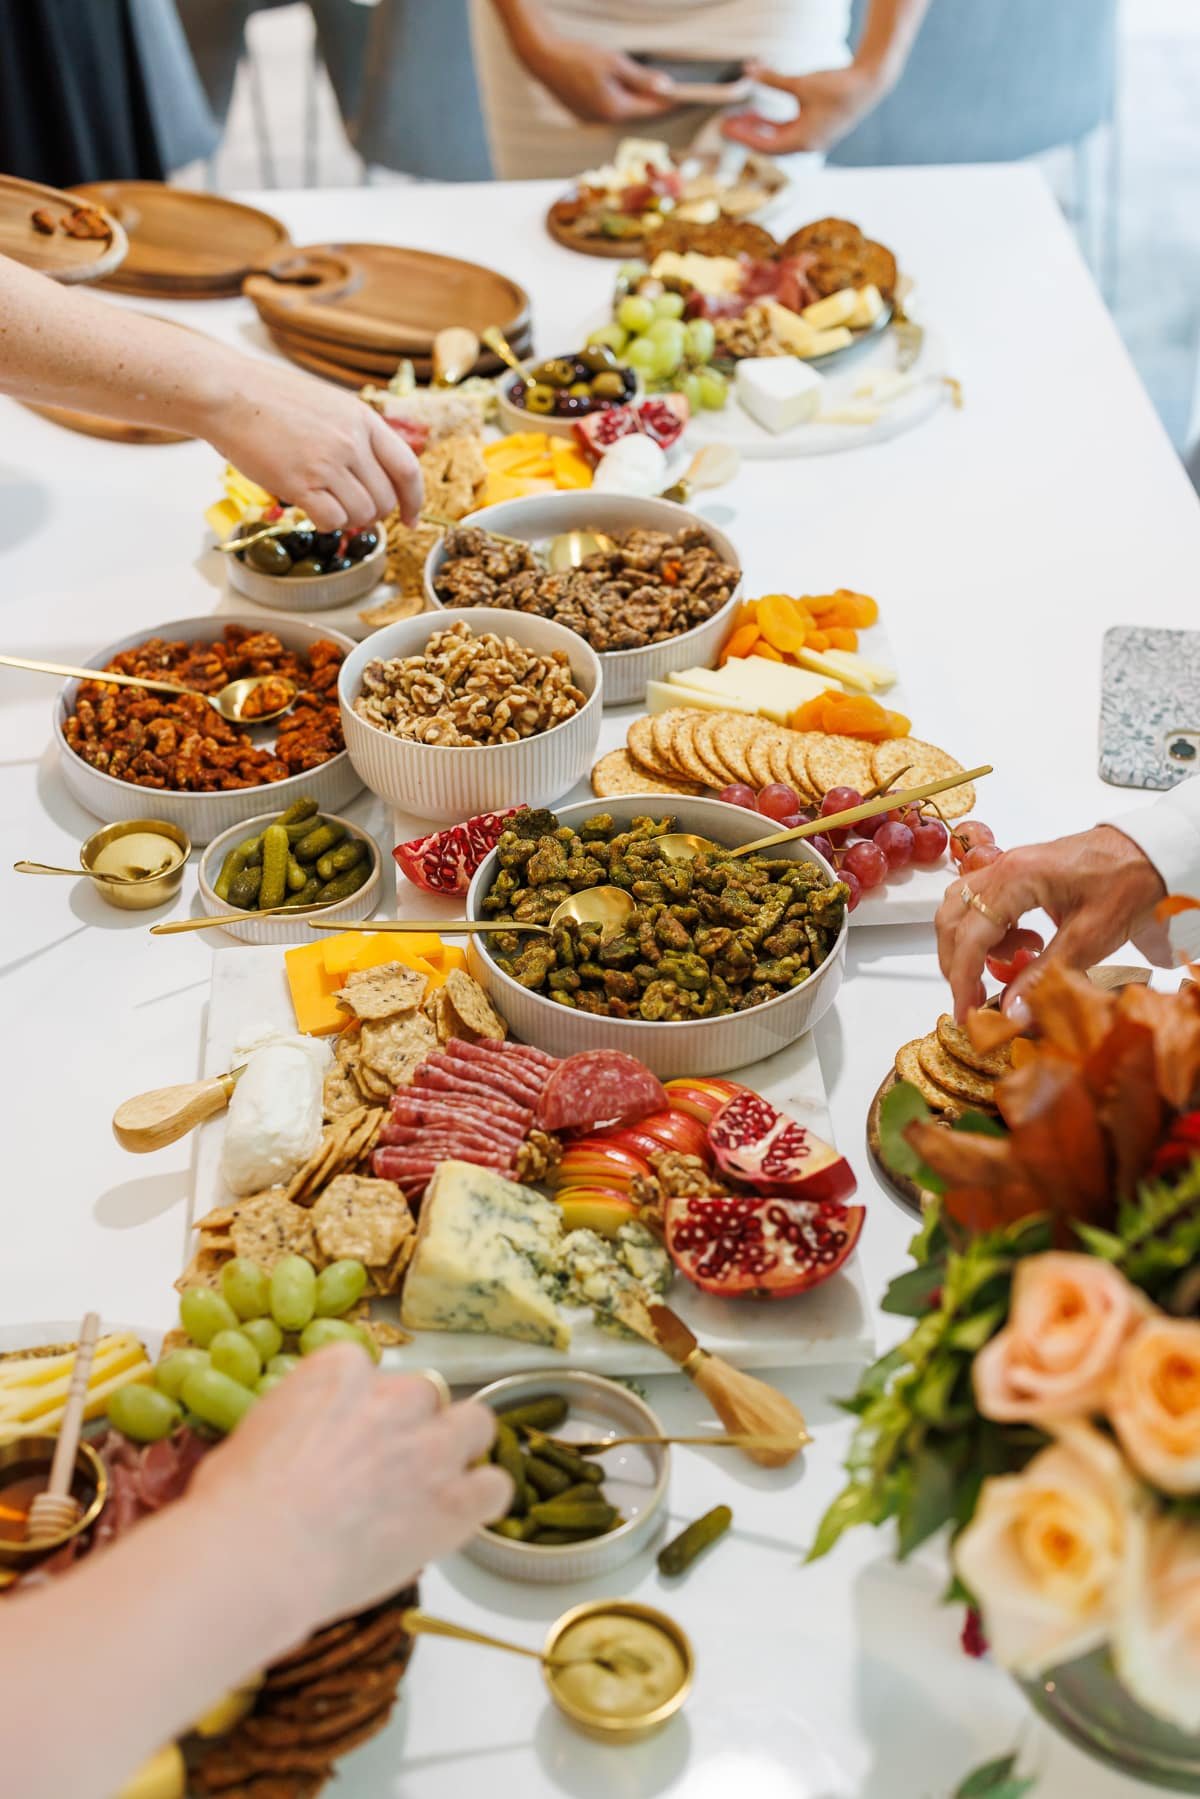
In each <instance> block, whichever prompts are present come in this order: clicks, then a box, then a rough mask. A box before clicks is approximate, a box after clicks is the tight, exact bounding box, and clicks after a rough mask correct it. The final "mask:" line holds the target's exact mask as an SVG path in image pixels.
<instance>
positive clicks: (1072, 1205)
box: [811, 965, 1200, 1792]
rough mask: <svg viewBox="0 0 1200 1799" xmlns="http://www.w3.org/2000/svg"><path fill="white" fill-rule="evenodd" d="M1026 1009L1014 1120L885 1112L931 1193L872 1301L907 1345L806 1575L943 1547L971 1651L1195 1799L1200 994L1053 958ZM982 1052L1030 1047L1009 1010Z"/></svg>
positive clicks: (987, 1034) (874, 1385) (912, 1095)
mask: <svg viewBox="0 0 1200 1799" xmlns="http://www.w3.org/2000/svg"><path fill="white" fill-rule="evenodd" d="M1029 1003H1030V1006H1031V1008H1032V1011H1033V1014H1034V1020H1035V1024H1036V1027H1037V1032H1038V1035H1037V1039H1036V1041H1030V1040H1028V1039H1022V1040H1021V1041H1019V1042H1016V1043H1014V1045H1013V1066H1012V1070H1011V1072H1010V1073H1009V1074H1007V1075H1006V1076H1005V1077H1004V1079H1003V1080H1002V1081H1001V1082H1000V1083H999V1086H998V1088H997V1093H996V1101H997V1105H998V1108H999V1112H1000V1116H1001V1119H1002V1120H1003V1123H1001V1124H998V1123H997V1122H996V1121H995V1120H994V1119H993V1118H990V1117H984V1116H982V1115H981V1114H971V1113H967V1114H965V1115H964V1116H962V1117H961V1118H959V1119H957V1120H956V1121H955V1122H954V1124H952V1125H949V1124H946V1123H944V1122H942V1121H939V1120H935V1119H934V1118H933V1117H932V1116H931V1114H930V1113H929V1112H928V1109H927V1108H926V1106H925V1102H924V1100H923V1099H922V1098H921V1095H920V1094H919V1093H918V1092H917V1091H916V1089H915V1088H913V1087H910V1086H906V1085H904V1084H900V1085H898V1086H897V1087H896V1088H895V1089H894V1090H893V1092H892V1093H891V1094H890V1095H889V1097H888V1100H887V1101H886V1102H885V1108H884V1113H883V1116H882V1118H881V1126H880V1128H881V1136H882V1137H883V1138H885V1139H886V1144H887V1153H888V1158H889V1161H890V1162H891V1163H892V1165H893V1166H898V1165H903V1166H904V1171H905V1172H906V1173H910V1174H912V1175H913V1177H914V1178H915V1179H917V1180H918V1181H919V1182H920V1184H921V1185H922V1186H923V1187H925V1188H927V1189H929V1190H930V1191H931V1192H932V1193H934V1194H935V1195H936V1196H937V1197H936V1198H935V1200H934V1201H933V1203H932V1204H931V1206H930V1208H929V1211H928V1213H927V1216H926V1219H925V1223H924V1227H923V1229H922V1230H921V1232H920V1234H919V1235H918V1236H917V1237H916V1239H915V1240H914V1242H913V1245H912V1254H913V1258H914V1261H915V1264H916V1265H915V1267H913V1268H912V1269H910V1270H908V1271H907V1272H905V1273H904V1274H902V1275H900V1276H899V1277H898V1278H897V1279H896V1280H894V1281H893V1282H892V1284H891V1286H890V1287H889V1289H888V1292H887V1295H886V1297H885V1299H884V1302H883V1307H884V1310H885V1311H888V1312H892V1313H899V1314H901V1315H903V1316H905V1317H909V1318H912V1319H913V1320H914V1321H915V1322H914V1326H913V1329H912V1331H911V1333H910V1335H909V1336H908V1337H907V1339H906V1340H905V1341H904V1342H903V1343H902V1344H900V1345H899V1347H898V1348H896V1349H893V1350H892V1351H890V1352H889V1353H888V1354H887V1355H885V1356H884V1357H883V1358H882V1359H881V1360H879V1361H878V1362H876V1363H875V1365H874V1366H873V1367H872V1368H870V1369H869V1370H868V1371H867V1372H866V1374H865V1375H864V1376H863V1378H862V1381H861V1383H860V1385H859V1388H858V1391H857V1393H856V1394H855V1395H854V1397H853V1399H851V1400H850V1401H848V1402H847V1404H848V1409H849V1410H850V1411H851V1412H852V1413H854V1414H855V1415H856V1417H857V1419H858V1423H857V1427H856V1430H855V1434H854V1439H853V1445H852V1449H851V1452H850V1455H849V1458H848V1460H847V1464H846V1467H847V1474H848V1477H849V1478H848V1483H847V1485H846V1487H845V1488H844V1490H843V1491H842V1493H841V1494H840V1495H839V1496H838V1498H837V1499H835V1500H834V1502H833V1504H832V1505H831V1506H830V1508H829V1510H828V1511H827V1513H826V1515H825V1517H824V1519H823V1520H822V1523H821V1526H820V1529H819V1532H818V1535H817V1539H816V1541H815V1543H814V1545H813V1548H812V1551H811V1555H812V1556H813V1557H816V1556H819V1555H823V1554H825V1553H826V1552H827V1551H828V1550H829V1549H830V1548H831V1547H832V1546H833V1544H834V1543H835V1542H836V1541H837V1539H838V1537H839V1536H840V1535H841V1533H842V1532H843V1531H844V1530H846V1529H847V1528H848V1527H850V1526H851V1525H854V1524H880V1523H882V1522H884V1521H885V1520H887V1519H892V1518H894V1519H895V1520H896V1521H897V1526H898V1553H899V1555H900V1556H902V1557H903V1556H906V1555H908V1554H910V1553H911V1552H912V1551H913V1550H914V1549H915V1548H916V1547H917V1546H918V1544H920V1543H922V1542H924V1541H925V1540H926V1539H927V1538H928V1537H930V1536H931V1534H932V1533H934V1532H935V1531H937V1530H939V1529H940V1528H941V1527H943V1526H948V1527H949V1529H950V1533H951V1551H950V1553H951V1560H952V1564H953V1580H952V1583H951V1596H953V1597H958V1598H961V1599H964V1600H965V1601H966V1602H967V1603H968V1605H969V1606H970V1607H971V1608H972V1609H971V1611H970V1612H969V1613H968V1629H967V1631H966V1633H965V1634H964V1643H965V1644H966V1646H968V1647H971V1646H974V1647H976V1648H977V1649H979V1650H982V1648H983V1647H984V1646H985V1644H986V1645H987V1646H990V1648H991V1651H992V1653H993V1654H994V1655H995V1656H996V1658H997V1659H998V1660H999V1661H1000V1662H1001V1663H1002V1664H1003V1665H1004V1666H1005V1667H1006V1668H1008V1669H1010V1670H1011V1671H1012V1672H1013V1673H1014V1674H1015V1675H1016V1676H1018V1677H1019V1678H1021V1679H1022V1680H1024V1681H1026V1682H1028V1683H1036V1685H1031V1686H1030V1687H1029V1689H1028V1690H1030V1691H1031V1694H1032V1696H1033V1697H1034V1698H1035V1702H1037V1703H1039V1705H1040V1706H1041V1708H1042V1709H1043V1710H1046V1711H1047V1712H1048V1713H1049V1715H1051V1716H1052V1717H1053V1718H1054V1719H1055V1721H1056V1722H1058V1723H1060V1724H1061V1725H1062V1726H1063V1728H1065V1729H1066V1730H1067V1731H1068V1733H1069V1734H1072V1735H1074V1736H1075V1737H1076V1738H1077V1739H1078V1740H1081V1741H1083V1742H1085V1743H1086V1745H1087V1746H1088V1747H1090V1748H1092V1749H1093V1750H1094V1751H1096V1752H1098V1753H1103V1754H1106V1755H1107V1756H1108V1758H1109V1759H1111V1760H1112V1761H1114V1762H1116V1763H1117V1764H1119V1765H1122V1766H1124V1767H1126V1768H1127V1769H1131V1770H1133V1771H1136V1772H1138V1773H1140V1774H1142V1775H1143V1776H1145V1777H1148V1778H1151V1779H1160V1780H1162V1781H1163V1782H1164V1784H1169V1785H1172V1786H1176V1787H1180V1788H1182V1790H1185V1791H1192V1792H1200V986H1197V985H1195V984H1194V983H1192V982H1189V983H1187V984H1186V985H1184V986H1183V987H1182V989H1181V990H1180V991H1179V992H1178V993H1174V994H1162V993H1155V992H1152V991H1150V989H1148V988H1146V987H1141V986H1130V987H1126V988H1123V989H1122V990H1121V991H1120V992H1119V993H1111V992H1103V991H1101V990H1100V989H1099V988H1097V987H1095V986H1093V985H1092V984H1091V983H1090V982H1089V981H1088V980H1086V979H1085V978H1084V977H1083V976H1080V975H1074V974H1070V973H1067V972H1065V971H1063V970H1061V969H1059V968H1057V967H1055V966H1053V965H1049V966H1047V968H1046V970H1045V972H1044V974H1043V976H1042V978H1041V979H1040V981H1039V982H1038V983H1037V985H1036V986H1035V987H1034V988H1033V990H1032V991H1031V993H1030V995H1029ZM971 1033H972V1037H973V1040H974V1041H975V1042H976V1044H977V1046H978V1047H979V1048H981V1049H982V1048H990V1047H995V1046H996V1044H997V1043H999V1042H1000V1041H1002V1040H1004V1038H1005V1037H1010V1038H1011V1037H1013V1036H1015V1030H1014V1027H1012V1026H1011V1025H1010V1024H1009V1023H1008V1021H1007V1020H1005V1019H1004V1018H1002V1017H1001V1016H1000V1015H999V1014H997V1013H994V1012H980V1013H977V1014H975V1016H974V1018H973V1019H972V1020H971ZM972 1639H974V1645H972Z"/></svg>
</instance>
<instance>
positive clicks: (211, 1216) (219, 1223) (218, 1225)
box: [196, 1206, 233, 1232]
mask: <svg viewBox="0 0 1200 1799" xmlns="http://www.w3.org/2000/svg"><path fill="white" fill-rule="evenodd" d="M232 1223H233V1207H232V1206H216V1207H214V1208H213V1210H212V1211H211V1212H206V1213H205V1214H204V1216H203V1218H197V1220H196V1229H197V1230H198V1231H218V1232H219V1231H227V1230H228V1229H229V1227H230V1225H231V1224H232Z"/></svg>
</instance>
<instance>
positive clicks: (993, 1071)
mask: <svg viewBox="0 0 1200 1799" xmlns="http://www.w3.org/2000/svg"><path fill="white" fill-rule="evenodd" d="M937 1038H938V1042H939V1043H940V1044H941V1046H942V1048H943V1049H944V1050H945V1052H946V1054H947V1055H948V1056H950V1057H951V1059H952V1060H953V1061H955V1062H961V1063H962V1064H963V1065H964V1067H966V1068H973V1069H974V1070H975V1072H976V1074H986V1075H990V1076H991V1077H992V1079H993V1080H999V1079H1000V1077H1001V1075H1005V1074H1007V1073H1008V1071H1009V1069H1010V1068H1011V1067H1012V1045H1011V1044H1009V1043H1002V1044H1001V1045H1000V1048H999V1049H989V1050H981V1049H976V1048H975V1045H974V1044H973V1043H972V1042H971V1039H970V1038H969V1037H968V1036H967V1033H966V1032H965V1031H964V1030H963V1028H962V1026H961V1025H957V1024H955V1022H954V1020H953V1019H952V1018H951V1016H950V1014H949V1012H943V1013H942V1016H941V1017H940V1018H939V1019H938V1021H937Z"/></svg>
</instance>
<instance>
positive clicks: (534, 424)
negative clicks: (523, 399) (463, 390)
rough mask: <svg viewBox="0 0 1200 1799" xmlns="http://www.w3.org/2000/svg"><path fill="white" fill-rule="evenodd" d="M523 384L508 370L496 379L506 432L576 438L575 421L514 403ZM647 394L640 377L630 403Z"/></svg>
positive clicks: (498, 417)
mask: <svg viewBox="0 0 1200 1799" xmlns="http://www.w3.org/2000/svg"><path fill="white" fill-rule="evenodd" d="M541 360H542V361H543V362H545V361H549V360H550V358H548V357H542V358H541ZM520 385H521V383H520V382H519V381H518V380H517V379H516V377H515V376H514V375H512V374H510V373H509V371H508V370H507V369H506V370H505V372H504V374H503V375H499V376H497V378H496V421H497V423H498V424H499V426H500V429H501V430H502V431H504V432H509V431H545V432H546V434H547V435H548V436H549V437H574V435H575V421H574V420H573V419H563V418H556V417H555V415H554V414H553V413H547V412H530V411H529V410H528V409H527V408H526V407H524V406H518V405H517V404H516V403H515V401H513V400H510V399H509V397H508V396H509V394H510V393H512V392H513V391H514V389H516V388H519V387H520ZM644 394H645V389H644V387H643V385H642V378H641V376H640V375H639V376H638V377H637V380H636V382H635V384H634V390H633V393H632V395H631V396H630V400H631V401H636V400H640V399H642V398H643V397H644ZM626 403H627V404H628V403H629V402H626Z"/></svg>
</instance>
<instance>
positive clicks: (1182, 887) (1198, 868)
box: [1101, 793, 1200, 898]
mask: <svg viewBox="0 0 1200 1799" xmlns="http://www.w3.org/2000/svg"><path fill="white" fill-rule="evenodd" d="M1189 798H1191V795H1189ZM1101 823H1102V824H1108V825H1112V826H1113V828H1114V830H1117V831H1120V832H1122V834H1123V835H1124V836H1126V837H1128V838H1130V839H1131V840H1132V841H1133V842H1134V843H1136V844H1137V846H1138V848H1139V849H1140V850H1141V851H1142V853H1143V855H1145V856H1147V857H1148V858H1149V860H1150V861H1151V862H1153V864H1154V866H1155V868H1156V869H1157V870H1158V872H1159V874H1160V875H1161V876H1162V879H1163V885H1164V886H1165V887H1166V890H1167V892H1168V893H1186V894H1189V895H1191V896H1192V897H1193V898H1200V819H1197V818H1195V817H1193V816H1192V812H1191V808H1190V807H1187V806H1181V805H1180V804H1179V802H1178V799H1177V798H1176V794H1175V793H1171V794H1168V795H1166V796H1164V798H1162V799H1160V800H1159V801H1158V802H1157V803H1156V804H1155V805H1153V806H1142V807H1140V808H1139V810H1138V811H1136V812H1124V813H1122V814H1121V816H1120V817H1119V818H1106V819H1102V820H1101Z"/></svg>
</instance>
